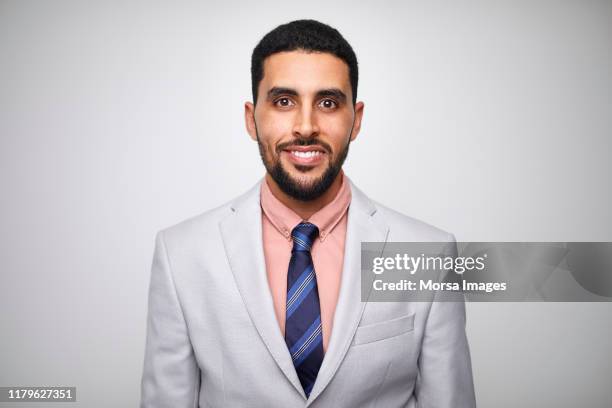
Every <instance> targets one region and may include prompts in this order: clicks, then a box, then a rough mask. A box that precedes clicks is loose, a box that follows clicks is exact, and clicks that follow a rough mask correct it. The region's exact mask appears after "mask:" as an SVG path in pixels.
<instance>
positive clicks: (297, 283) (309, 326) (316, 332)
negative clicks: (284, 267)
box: [285, 222, 323, 397]
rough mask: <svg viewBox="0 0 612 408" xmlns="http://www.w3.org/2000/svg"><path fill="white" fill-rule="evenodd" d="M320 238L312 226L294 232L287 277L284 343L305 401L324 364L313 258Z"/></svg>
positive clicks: (316, 229) (308, 225) (292, 233)
mask: <svg viewBox="0 0 612 408" xmlns="http://www.w3.org/2000/svg"><path fill="white" fill-rule="evenodd" d="M318 235H319V229H318V228H317V226H316V225H314V224H311V223H309V222H302V223H300V224H298V225H297V226H296V227H295V228H294V229H293V231H292V232H291V236H292V237H293V249H292V250H291V260H290V261H289V271H288V273H287V314H286V317H285V342H286V343H287V347H288V348H289V352H290V353H291V358H292V360H293V365H294V367H295V371H296V372H297V375H298V378H299V379H300V383H302V387H303V388H304V393H305V394H306V397H308V396H309V395H310V392H311V391H312V387H313V385H314V383H315V380H316V379H317V374H318V373H319V367H321V362H322V361H323V334H322V331H321V309H320V307H319V291H318V289H317V278H316V276H315V270H314V265H313V263H312V256H311V255H310V248H311V247H312V243H313V242H314V240H315V239H316V238H317V236H318Z"/></svg>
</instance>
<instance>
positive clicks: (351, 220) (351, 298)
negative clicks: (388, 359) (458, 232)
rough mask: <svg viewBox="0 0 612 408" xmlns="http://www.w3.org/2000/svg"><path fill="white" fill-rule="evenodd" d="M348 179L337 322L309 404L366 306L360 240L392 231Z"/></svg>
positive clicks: (375, 239)
mask: <svg viewBox="0 0 612 408" xmlns="http://www.w3.org/2000/svg"><path fill="white" fill-rule="evenodd" d="M347 179H348V177H347ZM349 182H350V185H351V196H352V198H351V204H350V206H349V210H348V222H347V230H346V243H345V253H344V266H343V269H342V277H341V284H340V293H339V295H338V303H337V305H336V312H335V315H334V325H333V329H332V334H331V338H330V341H329V346H328V349H327V351H326V353H325V357H324V359H323V363H322V364H321V368H320V370H319V374H318V375H317V380H316V382H315V385H314V388H313V390H312V392H311V394H310V397H309V398H308V403H307V404H306V406H309V405H310V404H312V402H313V401H314V400H315V399H316V398H317V396H319V395H320V394H321V393H322V392H323V390H324V389H325V387H327V385H328V384H329V382H330V381H331V379H332V377H333V376H334V374H335V373H336V371H337V370H338V367H339V366H340V364H341V363H342V360H343V359H344V356H345V355H346V353H347V352H348V348H349V346H350V344H351V341H352V339H353V336H354V335H355V331H356V330H357V326H358V324H359V321H360V320H361V315H362V314H363V310H364V307H365V302H361V243H362V242H368V241H371V242H384V241H386V238H387V234H388V231H389V228H388V226H387V225H386V224H385V223H384V222H383V221H381V220H380V219H378V218H375V217H373V215H374V213H375V212H376V207H375V206H374V204H373V203H372V202H371V201H370V200H369V199H368V198H367V196H366V195H365V194H364V193H363V192H361V191H360V190H359V189H357V188H356V187H355V186H354V184H353V183H352V182H351V181H350V180H349Z"/></svg>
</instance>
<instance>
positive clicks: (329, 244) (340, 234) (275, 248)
mask: <svg viewBox="0 0 612 408" xmlns="http://www.w3.org/2000/svg"><path fill="white" fill-rule="evenodd" d="M340 177H342V183H341V187H340V190H339V191H338V194H337V195H336V197H335V198H334V199H333V200H332V201H331V202H330V203H328V204H327V205H326V206H325V207H323V208H321V209H320V210H319V211H317V212H316V213H315V214H313V215H312V217H310V219H309V220H305V221H308V222H310V223H312V224H314V225H316V226H317V227H319V238H317V239H316V240H315V241H314V243H313V245H312V249H311V254H312V262H313V263H314V268H315V275H316V277H317V286H318V289H319V304H320V307H321V324H322V326H323V327H322V329H323V351H324V352H325V351H326V350H327V345H328V343H329V338H330V336H331V331H332V324H333V320H334V312H335V311H336V303H337V302H338V293H339V291H340V278H341V276H342V266H343V264H344V241H345V237H346V224H347V214H348V211H347V210H348V207H349V204H350V202H351V189H350V186H349V183H348V182H347V181H346V177H345V176H344V172H343V171H341V172H340ZM261 208H262V217H261V219H262V229H263V247H264V256H265V261H266V273H267V275H268V284H269V286H270V292H271V293H272V299H273V301H274V310H275V312H276V318H277V320H278V324H279V326H280V330H281V333H282V335H283V336H284V335H285V313H286V307H285V303H286V299H287V271H288V269H289V259H290V258H291V248H292V247H293V242H292V239H291V231H292V230H293V228H294V227H295V226H296V225H297V224H299V223H300V222H302V221H303V220H302V219H301V218H300V216H299V215H297V214H296V213H295V212H293V210H291V209H290V208H288V207H287V206H285V205H284V204H283V203H281V202H280V201H279V200H278V199H277V198H276V197H275V196H274V195H273V194H272V191H270V187H269V186H268V183H267V182H266V180H265V179H264V181H263V182H262V185H261Z"/></svg>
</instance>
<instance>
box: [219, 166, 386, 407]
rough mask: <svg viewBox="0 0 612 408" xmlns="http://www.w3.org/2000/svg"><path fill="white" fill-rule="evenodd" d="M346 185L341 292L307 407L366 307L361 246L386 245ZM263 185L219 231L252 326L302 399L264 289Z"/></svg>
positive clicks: (360, 198)
mask: <svg viewBox="0 0 612 408" xmlns="http://www.w3.org/2000/svg"><path fill="white" fill-rule="evenodd" d="M345 181H348V182H349V183H350V188H351V195H352V199H351V204H350V206H349V209H348V222H347V232H346V243H345V254H344V265H343V269H342V277H341V284H340V293H339V295H338V303H337V305H336V312H335V315H334V324H333V330H332V334H331V338H330V340H329V346H328V349H327V351H326V353H325V357H324V359H323V363H322V365H321V368H320V370H319V374H318V376H317V381H316V382H315V385H314V388H313V390H312V392H311V394H310V398H309V399H308V403H307V404H306V406H308V405H310V404H311V403H312V402H313V401H314V400H315V399H316V398H317V396H318V395H320V394H321V393H322V392H323V390H324V389H325V387H327V385H328V384H329V382H330V381H331V379H332V377H333V376H334V374H335V373H336V371H337V370H338V367H339V366H340V364H341V363H342V360H343V359H344V357H345V355H346V353H347V351H348V348H349V346H350V344H351V341H352V339H353V336H354V334H355V330H356V329H357V325H358V324H359V320H360V319H361V315H362V314H363V309H364V307H365V303H364V302H361V266H360V265H361V242H368V241H374V242H380V241H385V240H386V237H387V234H388V230H389V227H388V226H387V225H386V224H385V223H384V222H383V221H382V220H381V219H379V217H374V214H375V213H376V206H375V205H374V203H373V202H372V201H371V200H370V199H369V198H368V197H367V196H366V195H365V194H364V193H363V192H362V191H361V190H359V189H358V188H357V187H356V186H355V185H354V184H353V182H352V181H351V180H350V179H349V178H348V177H347V176H346V175H345ZM262 182H265V180H264V179H263V178H262V179H260V180H259V181H258V182H257V184H256V185H255V186H253V187H252V188H251V189H250V190H249V191H247V192H246V193H245V194H243V195H242V196H240V197H238V198H237V199H236V200H234V201H233V202H232V204H231V206H230V207H231V209H232V214H231V215H230V216H228V217H227V218H225V219H224V220H222V221H221V222H220V224H219V227H220V231H221V235H222V238H223V242H224V246H225V251H226V255H227V258H228V261H229V264H230V267H231V270H232V273H233V275H234V279H235V281H236V285H237V287H238V290H239V292H240V294H241V296H242V299H243V301H244V304H245V307H246V309H247V311H248V313H249V316H250V317H251V321H252V322H253V325H254V326H255V328H256V329H257V331H258V332H259V335H260V337H261V339H262V341H263V342H264V344H265V345H266V347H267V349H268V351H269V352H270V354H271V356H272V357H273V359H274V360H275V362H276V364H277V365H278V367H279V368H280V370H281V371H282V372H283V374H284V375H285V376H286V377H287V379H288V380H289V381H290V382H291V384H293V386H294V387H295V388H296V390H297V392H298V393H300V395H302V397H303V398H304V400H306V396H305V394H304V390H303V389H302V386H301V384H300V381H299V379H298V377H297V374H296V372H295V368H294V367H293V363H292V360H291V356H290V354H289V350H288V349H287V345H286V344H285V341H284V338H283V335H282V333H281V331H280V328H279V326H278V322H277V321H276V315H275V312H274V304H273V300H272V294H271V293H270V288H269V286H268V281H267V275H266V270H265V259H264V253H263V243H262V226H261V206H260V201H259V198H260V188H261V183H262Z"/></svg>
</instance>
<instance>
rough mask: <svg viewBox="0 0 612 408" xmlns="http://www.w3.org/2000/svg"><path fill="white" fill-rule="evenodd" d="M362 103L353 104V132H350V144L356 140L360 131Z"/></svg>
mask: <svg viewBox="0 0 612 408" xmlns="http://www.w3.org/2000/svg"><path fill="white" fill-rule="evenodd" d="M363 107H364V104H363V102H357V103H356V104H355V119H354V121H353V130H352V131H351V142H352V141H353V140H355V139H356V138H357V135H358V134H359V131H360V130H361V119H362V118H363Z"/></svg>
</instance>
